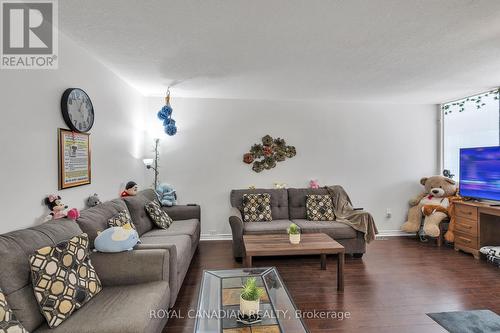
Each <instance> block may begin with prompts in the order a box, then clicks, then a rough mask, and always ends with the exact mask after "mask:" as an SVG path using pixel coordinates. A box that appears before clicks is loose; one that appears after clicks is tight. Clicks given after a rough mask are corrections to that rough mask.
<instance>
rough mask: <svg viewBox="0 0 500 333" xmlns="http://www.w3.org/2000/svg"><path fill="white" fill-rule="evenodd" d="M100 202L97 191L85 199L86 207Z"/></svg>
mask: <svg viewBox="0 0 500 333" xmlns="http://www.w3.org/2000/svg"><path fill="white" fill-rule="evenodd" d="M100 203H101V199H99V195H98V194H97V193H94V194H92V195H91V196H90V197H89V198H88V199H87V207H89V208H90V207H94V206H97V205H99V204H100Z"/></svg>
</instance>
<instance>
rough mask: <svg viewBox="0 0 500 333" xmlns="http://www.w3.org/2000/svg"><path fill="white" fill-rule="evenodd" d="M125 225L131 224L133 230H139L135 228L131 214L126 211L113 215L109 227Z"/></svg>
mask: <svg viewBox="0 0 500 333" xmlns="http://www.w3.org/2000/svg"><path fill="white" fill-rule="evenodd" d="M125 224H130V226H131V227H132V229H134V230H137V229H136V228H135V225H134V224H133V223H132V218H131V217H130V214H129V213H128V212H127V211H126V210H122V211H121V212H119V213H117V214H115V215H113V216H112V217H111V218H110V219H109V220H108V226H109V227H122V226H124V225H125Z"/></svg>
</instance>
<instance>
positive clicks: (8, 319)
mask: <svg viewBox="0 0 500 333" xmlns="http://www.w3.org/2000/svg"><path fill="white" fill-rule="evenodd" d="M0 333H28V331H26V329H24V327H23V325H21V323H20V322H19V321H17V319H16V316H15V315H14V312H12V310H11V308H10V307H9V304H7V299H6V298H5V295H4V294H3V292H2V289H0Z"/></svg>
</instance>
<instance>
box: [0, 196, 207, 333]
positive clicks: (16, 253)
mask: <svg viewBox="0 0 500 333" xmlns="http://www.w3.org/2000/svg"><path fill="white" fill-rule="evenodd" d="M155 198H156V195H155V194H154V192H153V191H152V190H146V191H142V192H140V193H139V194H138V195H137V196H135V197H130V198H125V199H114V200H111V201H107V202H103V203H102V204H100V205H99V206H96V207H93V208H89V209H85V210H83V211H82V212H81V217H80V218H79V219H78V221H77V223H75V222H74V221H71V220H68V219H60V220H55V221H49V222H46V223H44V224H42V225H39V226H36V227H32V228H28V229H23V230H17V231H13V232H10V233H7V234H3V235H0V268H1V269H0V289H2V290H3V292H4V293H5V294H6V297H7V302H8V303H9V305H10V306H11V308H12V309H13V311H14V314H15V315H16V317H17V319H18V320H19V321H20V322H21V323H22V324H23V326H24V327H25V328H26V329H27V330H28V331H29V332H36V333H39V332H44V333H45V332H53V333H60V332H64V333H67V332H71V333H99V332H102V333H114V332H120V333H139V332H148V333H149V332H158V333H159V332H161V331H162V330H163V328H164V327H165V324H166V321H167V316H159V317H157V318H155V317H154V316H151V313H150V311H152V310H160V309H162V310H167V309H168V308H170V307H171V306H173V304H174V303H175V300H176V297H177V294H178V292H179V289H180V287H181V285H182V281H183V280H184V277H185V275H186V272H187V270H188V268H189V264H190V262H191V258H192V257H193V254H194V252H195V251H196V248H197V247H198V243H199V235H200V207H199V206H174V207H171V208H165V209H166V210H167V211H168V214H169V215H170V216H171V217H172V218H173V220H174V222H173V224H172V225H171V226H170V228H169V229H167V230H160V229H154V228H153V225H152V223H151V221H149V218H148V217H147V216H146V214H145V212H144V203H145V202H148V201H150V200H154V199H155ZM124 209H125V210H128V211H129V213H130V215H131V217H132V219H133V222H134V224H136V226H137V229H138V230H139V234H140V238H141V240H142V244H139V245H138V246H137V247H136V248H135V249H134V250H132V251H127V252H121V253H98V252H93V253H92V254H91V261H92V264H93V265H94V267H95V269H96V271H97V274H98V276H99V278H100V279H101V282H102V284H103V290H102V291H101V292H100V293H98V294H97V295H96V296H95V297H94V298H93V299H92V300H90V301H89V303H87V304H86V305H84V306H83V307H82V308H81V309H79V310H77V311H76V312H75V313H73V314H72V315H71V316H70V318H68V319H67V320H66V321H64V322H63V323H62V324H61V325H60V326H59V327H57V328H54V329H49V328H48V326H47V324H46V322H45V319H44V318H43V316H42V314H41V313H40V310H39V307H38V304H37V303H36V300H35V296H34V293H33V287H32V284H31V280H30V279H31V278H30V266H29V260H28V257H29V255H30V254H32V253H33V252H34V251H35V250H37V249H39V248H42V247H44V246H48V245H51V246H52V245H55V244H57V243H59V242H61V241H64V240H67V239H70V238H72V237H74V236H76V235H79V234H81V233H82V232H86V233H87V234H88V235H89V239H90V240H91V247H93V241H94V239H95V237H96V236H97V231H98V230H103V229H105V228H107V219H108V218H110V217H111V216H112V215H114V214H115V213H117V212H119V211H121V210H124ZM143 213H144V214H143ZM160 317H161V318H160Z"/></svg>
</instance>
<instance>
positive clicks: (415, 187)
mask: <svg viewBox="0 0 500 333" xmlns="http://www.w3.org/2000/svg"><path fill="white" fill-rule="evenodd" d="M162 104H163V98H161V97H155V98H149V110H148V111H147V113H146V126H147V127H148V131H149V136H150V138H149V139H148V140H151V141H150V142H152V138H153V137H160V138H161V139H162V141H161V152H162V154H161V163H160V164H161V168H160V170H161V172H160V178H161V180H162V181H165V182H170V183H172V184H173V185H174V186H175V187H176V188H177V193H178V195H179V199H180V202H181V203H189V202H196V203H199V204H201V206H202V214H203V216H202V219H203V222H202V225H203V230H202V233H203V234H205V235H208V234H212V233H215V234H217V235H227V234H229V233H230V227H229V224H228V210H229V207H230V205H229V192H230V190H231V189H234V188H247V187H248V186H249V185H256V186H257V187H272V186H273V183H274V182H285V183H287V184H288V185H289V187H305V186H307V184H308V182H309V180H310V179H312V178H317V179H318V180H319V182H320V184H321V185H325V184H341V185H343V186H344V187H345V188H346V190H347V191H348V193H349V194H350V196H351V199H352V200H353V201H354V204H355V205H356V206H358V207H364V208H365V209H367V210H368V211H370V212H371V213H372V214H373V215H374V217H375V221H376V223H377V225H378V227H379V229H380V230H381V231H385V232H391V231H394V230H399V227H400V225H401V224H402V223H403V222H404V220H405V215H406V212H407V208H408V206H407V201H408V199H409V198H410V197H413V196H414V195H415V194H417V193H418V192H419V191H420V190H421V188H420V185H419V179H420V178H421V177H422V176H428V175H433V174H435V173H437V172H438V128H439V126H438V120H439V112H438V108H437V106H435V105H381V104H332V103H305V102H269V101H246V100H217V99H182V98H175V96H174V97H173V99H172V106H173V108H174V118H175V119H176V120H177V124H178V128H179V131H178V133H177V135H176V136H174V137H167V136H166V135H164V134H162V127H161V122H160V121H159V120H158V119H157V118H156V112H157V111H158V110H159V109H160V108H161V106H162ZM265 134H270V135H271V136H279V137H282V138H285V139H286V140H287V143H288V144H290V145H294V146H296V148H297V156H296V157H294V158H292V159H287V160H286V161H285V162H282V163H279V164H278V166H277V167H276V168H274V169H272V170H265V171H263V172H262V173H260V174H257V173H255V172H253V171H252V170H251V168H250V166H249V165H246V164H244V163H243V162H242V155H243V153H245V152H247V151H248V149H249V148H250V146H251V145H252V144H254V143H256V142H258V141H259V140H260V138H261V137H262V136H264V135H265ZM386 208H390V209H391V210H392V213H393V215H392V218H390V219H387V218H386V217H385V213H386Z"/></svg>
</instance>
